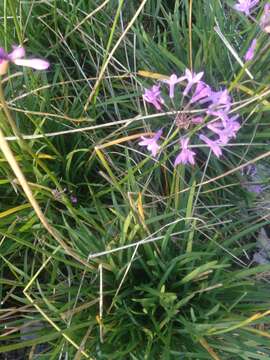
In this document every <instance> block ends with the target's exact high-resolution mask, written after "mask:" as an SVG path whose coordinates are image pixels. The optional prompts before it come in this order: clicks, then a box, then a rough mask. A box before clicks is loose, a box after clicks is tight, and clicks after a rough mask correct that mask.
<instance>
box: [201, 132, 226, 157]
mask: <svg viewBox="0 0 270 360" xmlns="http://www.w3.org/2000/svg"><path fill="white" fill-rule="evenodd" d="M199 138H200V139H201V140H202V141H203V142H205V143H206V144H207V145H208V146H209V147H210V149H211V150H212V151H213V153H214V154H215V155H216V156H217V157H218V158H219V157H220V156H221V155H222V150H221V148H220V145H221V144H220V142H219V140H210V139H208V137H206V136H204V135H199Z"/></svg>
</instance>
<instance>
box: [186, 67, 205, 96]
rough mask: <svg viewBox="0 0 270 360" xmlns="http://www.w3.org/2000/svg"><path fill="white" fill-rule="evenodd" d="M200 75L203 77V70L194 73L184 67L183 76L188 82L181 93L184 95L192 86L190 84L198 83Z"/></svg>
mask: <svg viewBox="0 0 270 360" xmlns="http://www.w3.org/2000/svg"><path fill="white" fill-rule="evenodd" d="M202 77H203V71H202V72H199V73H198V74H196V73H194V72H191V71H190V70H189V69H186V72H185V77H184V78H185V79H186V80H187V82H188V83H187V86H186V88H185V90H184V91H183V95H184V96H186V95H187V94H188V92H189V91H190V89H191V88H192V86H193V85H194V84H196V83H198V82H199V81H200V80H201V78H202Z"/></svg>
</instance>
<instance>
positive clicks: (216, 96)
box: [201, 89, 231, 111]
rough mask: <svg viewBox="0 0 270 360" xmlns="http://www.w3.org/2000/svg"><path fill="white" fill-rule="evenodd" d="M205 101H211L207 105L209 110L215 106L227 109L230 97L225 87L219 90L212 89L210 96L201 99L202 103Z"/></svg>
mask: <svg viewBox="0 0 270 360" xmlns="http://www.w3.org/2000/svg"><path fill="white" fill-rule="evenodd" d="M206 102H211V103H212V104H211V105H210V106H209V110H210V111H212V110H214V109H216V107H222V108H223V109H225V110H226V111H228V110H229V109H230V107H231V97H230V95H229V92H228V90H227V89H224V90H220V91H212V92H211V95H210V96H208V97H207V98H206V99H204V100H202V101H201V103H202V104H203V103H206Z"/></svg>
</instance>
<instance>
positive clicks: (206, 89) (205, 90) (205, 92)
mask: <svg viewBox="0 0 270 360" xmlns="http://www.w3.org/2000/svg"><path fill="white" fill-rule="evenodd" d="M211 94H212V91H211V88H210V86H209V85H207V84H206V83H205V82H203V81H199V82H198V83H197V86H196V89H195V92H194V94H193V96H192V98H191V100H190V103H191V104H193V103H195V102H197V101H199V102H200V100H202V99H204V98H206V97H209V96H211Z"/></svg>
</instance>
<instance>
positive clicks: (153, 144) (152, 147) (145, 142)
mask: <svg viewBox="0 0 270 360" xmlns="http://www.w3.org/2000/svg"><path fill="white" fill-rule="evenodd" d="M161 135H162V129H160V130H159V131H157V132H156V133H155V135H154V136H153V137H151V138H146V137H144V136H142V137H141V139H142V141H140V142H139V145H140V146H147V150H148V151H151V153H152V156H153V157H156V156H157V153H158V151H159V149H160V146H159V145H158V143H157V141H158V140H159V138H160V137H161Z"/></svg>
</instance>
